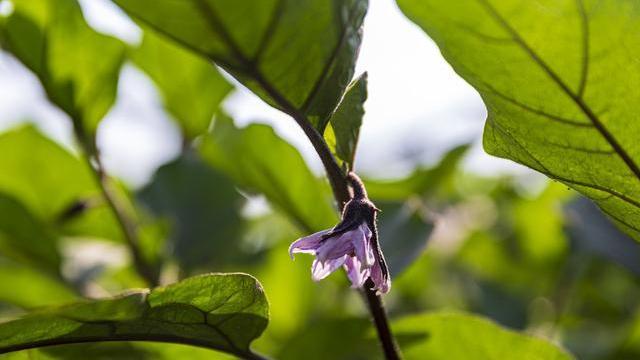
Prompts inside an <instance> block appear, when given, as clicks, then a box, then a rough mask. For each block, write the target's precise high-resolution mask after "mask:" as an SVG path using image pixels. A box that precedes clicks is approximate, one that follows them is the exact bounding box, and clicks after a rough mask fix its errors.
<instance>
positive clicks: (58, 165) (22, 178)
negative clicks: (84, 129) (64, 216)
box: [0, 126, 99, 219]
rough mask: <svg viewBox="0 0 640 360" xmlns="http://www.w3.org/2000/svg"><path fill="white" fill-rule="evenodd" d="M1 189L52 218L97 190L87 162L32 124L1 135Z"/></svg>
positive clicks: (32, 209) (37, 212)
mask: <svg viewBox="0 0 640 360" xmlns="http://www.w3.org/2000/svg"><path fill="white" fill-rule="evenodd" d="M0 153H1V154H3V156H0V169H2V171H0V191H2V192H5V193H8V194H11V195H13V196H15V197H16V198H17V199H19V200H20V201H21V202H22V203H24V204H25V205H26V206H27V207H28V208H29V209H30V210H31V211H33V212H34V214H36V215H37V216H39V217H42V218H45V219H54V218H55V217H56V216H57V215H59V213H60V211H61V210H62V209H63V208H65V207H66V206H68V205H69V204H71V203H72V202H73V201H75V200H76V199H77V198H79V197H86V196H90V195H93V194H96V193H98V191H99V190H98V189H97V187H96V186H95V181H94V180H93V177H92V175H91V170H90V169H89V167H88V165H87V164H85V163H83V162H82V161H80V159H78V158H77V157H75V156H74V155H72V154H70V153H69V152H68V151H66V150H65V149H63V148H62V147H60V146H59V145H58V144H56V143H55V142H53V141H52V140H50V139H48V138H46V137H45V136H43V135H42V134H41V133H39V132H38V130H36V129H35V128H34V127H33V126H24V127H20V128H16V129H14V130H11V131H8V132H5V133H3V134H0Z"/></svg>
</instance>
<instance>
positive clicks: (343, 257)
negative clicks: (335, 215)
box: [289, 173, 391, 293]
mask: <svg viewBox="0 0 640 360" xmlns="http://www.w3.org/2000/svg"><path fill="white" fill-rule="evenodd" d="M349 180H350V182H351V184H352V187H353V193H354V196H353V198H352V199H351V200H350V201H349V202H347V203H346V204H345V208H344V212H343V214H342V221H341V222H340V223H339V224H338V225H336V226H335V227H334V228H333V229H330V230H323V231H320V232H317V233H315V234H312V235H309V236H306V237H303V238H300V239H298V240H296V241H294V242H293V243H292V244H291V246H290V247H289V254H290V255H291V257H292V258H293V254H296V253H307V254H312V255H315V256H316V259H315V260H314V261H313V265H312V266H311V277H312V279H313V280H314V281H319V280H322V279H324V278H326V277H327V276H329V274H331V273H332V272H334V271H335V270H336V269H338V268H340V267H342V268H344V269H345V271H346V272H347V276H348V277H349V280H350V281H351V284H352V287H354V288H360V287H363V286H365V285H366V286H367V287H369V288H371V289H374V290H377V291H378V292H379V293H387V292H389V289H390V287H391V279H390V277H389V271H388V269H387V265H386V263H385V260H384V256H383V255H382V251H381V250H380V247H379V245H378V237H377V229H376V225H375V224H376V213H377V212H378V211H379V210H378V209H377V208H376V207H375V206H374V205H373V203H372V202H371V201H369V199H368V198H367V195H366V191H365V190H364V185H363V184H362V182H361V181H360V179H359V178H358V177H357V176H356V175H355V174H353V173H350V174H349ZM369 279H370V282H367V280H369Z"/></svg>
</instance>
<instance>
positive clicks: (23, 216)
mask: <svg viewBox="0 0 640 360" xmlns="http://www.w3.org/2000/svg"><path fill="white" fill-rule="evenodd" d="M0 253H2V255H4V256H5V257H9V258H12V259H14V260H17V261H20V262H22V263H25V264H29V265H30V266H33V267H38V268H40V269H42V270H46V271H48V272H50V273H52V274H58V272H59V267H60V262H61V259H60V254H59V253H58V247H57V238H56V237H55V236H54V234H53V233H52V231H51V229H49V227H48V226H47V225H46V224H44V223H42V221H40V220H39V219H38V218H36V217H34V216H33V214H31V212H30V211H29V210H28V209H26V208H25V207H24V205H23V204H21V203H20V202H19V201H17V200H16V199H15V198H12V197H11V196H8V195H6V194H3V193H0Z"/></svg>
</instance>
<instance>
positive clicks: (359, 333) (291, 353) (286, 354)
mask: <svg viewBox="0 0 640 360" xmlns="http://www.w3.org/2000/svg"><path fill="white" fill-rule="evenodd" d="M370 331H371V322H370V321H368V320H366V319H336V320H317V321H314V322H311V324H310V326H309V328H308V329H304V330H303V331H299V332H298V333H297V334H296V335H294V336H293V337H292V338H291V339H289V341H288V342H287V343H286V344H285V345H284V346H283V347H282V349H281V350H280V353H279V354H278V356H277V358H278V359H282V360H289V359H290V360H296V359H306V360H324V359H336V360H366V359H379V358H381V357H380V354H379V350H378V344H376V342H375V340H374V339H372V338H369V336H368V333H369V332H370ZM336 334H340V335H339V336H336Z"/></svg>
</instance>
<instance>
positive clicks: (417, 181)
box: [365, 144, 470, 201]
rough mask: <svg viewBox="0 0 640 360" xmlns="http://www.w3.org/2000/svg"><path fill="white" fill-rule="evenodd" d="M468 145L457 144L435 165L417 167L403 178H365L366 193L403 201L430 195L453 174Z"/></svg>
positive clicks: (385, 198) (384, 198)
mask: <svg viewBox="0 0 640 360" xmlns="http://www.w3.org/2000/svg"><path fill="white" fill-rule="evenodd" d="M469 147H470V145H469V144H464V145H460V146H457V147H455V148H453V149H451V150H450V151H449V152H448V153H447V154H446V155H445V156H444V157H443V158H442V159H441V160H440V162H439V163H438V164H436V165H435V166H433V167H430V168H418V169H416V170H414V171H413V173H411V175H409V176H407V177H405V178H401V179H392V180H377V179H365V184H366V186H367V193H369V197H370V198H372V199H374V200H384V201H403V200H405V199H407V198H409V197H411V196H412V195H419V196H427V195H431V194H433V193H434V192H435V191H436V190H437V189H438V187H439V186H441V185H442V184H443V183H444V182H446V181H447V180H449V179H450V178H451V177H452V176H453V175H454V174H455V172H456V170H457V168H458V165H459V164H460V161H461V160H462V159H463V158H464V156H465V155H466V153H467V151H468V150H469Z"/></svg>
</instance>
